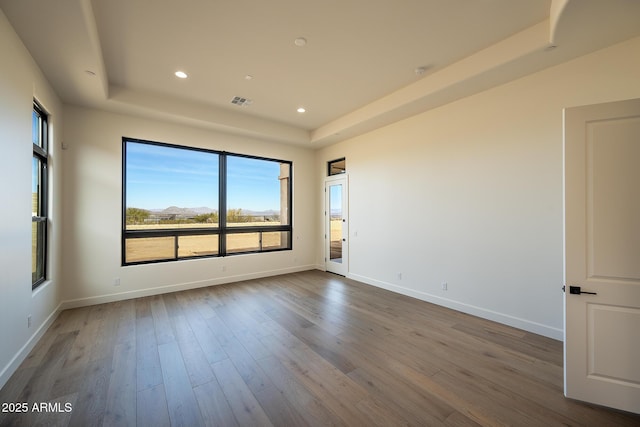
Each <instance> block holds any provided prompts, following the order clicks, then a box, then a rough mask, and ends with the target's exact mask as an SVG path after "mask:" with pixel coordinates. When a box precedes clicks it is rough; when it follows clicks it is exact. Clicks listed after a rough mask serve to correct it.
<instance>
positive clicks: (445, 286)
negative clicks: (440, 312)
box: [442, 282, 449, 291]
mask: <svg viewBox="0 0 640 427" xmlns="http://www.w3.org/2000/svg"><path fill="white" fill-rule="evenodd" d="M448 287H449V286H448V285H447V282H442V290H443V291H446V290H447V288H448Z"/></svg>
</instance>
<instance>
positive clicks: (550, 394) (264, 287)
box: [0, 271, 640, 427]
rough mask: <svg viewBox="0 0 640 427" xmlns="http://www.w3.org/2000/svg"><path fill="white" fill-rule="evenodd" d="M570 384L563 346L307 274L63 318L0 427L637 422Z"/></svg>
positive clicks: (11, 388) (13, 383)
mask: <svg viewBox="0 0 640 427" xmlns="http://www.w3.org/2000/svg"><path fill="white" fill-rule="evenodd" d="M562 381H563V379H562V344H561V343H560V342H558V341H554V340H551V339H548V338H545V337H541V336H538V335H535V334H531V333H528V332H525V331H522V330H518V329H514V328H511V327H508V326H505V325H501V324H497V323H494V322H491V321H487V320H484V319H479V318H476V317H473V316H469V315H466V314H463V313H460V312H456V311H452V310H448V309H446V308H443V307H439V306H435V305H432V304H428V303H425V302H423V301H418V300H415V299H412V298H409V297H406V296H402V295H398V294H394V293H391V292H388V291H386V290H383V289H379V288H375V287H371V286H367V285H364V284H361V283H357V282H354V281H352V280H348V279H345V278H342V277H340V276H335V275H332V274H328V273H323V272H320V271H308V272H302V273H295V274H289V275H284V276H276V277H269V278H264V279H256V280H250V281H246V282H240V283H235V284H227V285H220V286H214V287H210V288H203V289H194V290H190V291H184V292H177V293H171V294H165V295H156V296H151V297H145V298H139V299H135V300H128V301H119V302H116V303H112V304H103V305H97V306H93V307H83V308H79V309H74V310H65V311H63V312H62V313H61V314H60V315H59V316H58V318H57V319H56V320H55V321H54V322H53V324H52V326H51V327H50V328H49V330H48V331H47V332H46V333H45V335H44V336H43V337H42V339H41V340H40V341H39V342H38V343H37V344H36V346H35V347H34V349H33V351H32V352H31V353H30V354H29V356H28V357H27V358H26V359H25V361H24V362H23V363H22V365H21V366H20V367H19V369H18V370H17V371H16V372H15V374H14V375H13V376H12V377H11V379H10V380H9V381H8V382H7V384H6V385H5V386H4V387H3V388H2V390H0V403H12V402H13V403H16V402H24V403H27V407H28V409H29V410H28V411H27V412H26V413H15V412H14V413H0V426H35V425H43V426H61V427H66V426H153V427H158V426H189V427H192V426H225V427H226V426H287V427H289V426H331V425H335V426H504V425H509V426H640V415H633V414H628V413H623V412H619V411H615V410H610V409H606V408H601V407H597V406H593V405H588V404H584V403H581V402H576V401H572V400H569V399H565V398H564V397H563V394H562ZM34 404H35V405H36V406H35V408H36V409H39V410H34Z"/></svg>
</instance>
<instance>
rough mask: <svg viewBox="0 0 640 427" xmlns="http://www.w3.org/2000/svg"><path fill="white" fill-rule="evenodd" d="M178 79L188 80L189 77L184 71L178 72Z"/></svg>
mask: <svg viewBox="0 0 640 427" xmlns="http://www.w3.org/2000/svg"><path fill="white" fill-rule="evenodd" d="M175 74H176V77H178V78H180V79H186V78H187V77H189V76H187V73H185V72H184V71H176V73H175Z"/></svg>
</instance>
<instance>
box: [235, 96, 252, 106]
mask: <svg viewBox="0 0 640 427" xmlns="http://www.w3.org/2000/svg"><path fill="white" fill-rule="evenodd" d="M231 103H232V104H235V105H238V106H240V107H248V106H249V105H251V104H253V101H252V100H250V99H247V98H243V97H241V96H234V97H233V99H232V100H231Z"/></svg>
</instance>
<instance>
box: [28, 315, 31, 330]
mask: <svg viewBox="0 0 640 427" xmlns="http://www.w3.org/2000/svg"><path fill="white" fill-rule="evenodd" d="M30 327H31V315H28V316H27V328H30Z"/></svg>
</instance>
